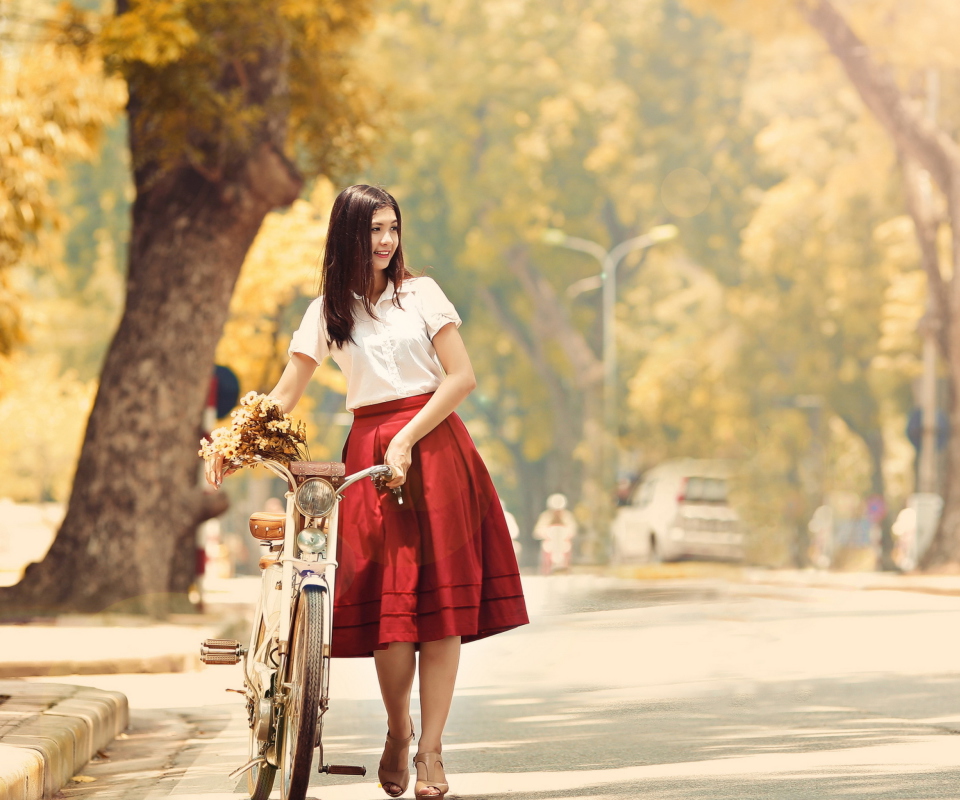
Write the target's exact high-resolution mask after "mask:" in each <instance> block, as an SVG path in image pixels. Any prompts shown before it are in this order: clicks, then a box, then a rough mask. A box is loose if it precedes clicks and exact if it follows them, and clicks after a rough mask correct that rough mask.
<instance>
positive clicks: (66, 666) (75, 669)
mask: <svg viewBox="0 0 960 800" xmlns="http://www.w3.org/2000/svg"><path fill="white" fill-rule="evenodd" d="M198 641H199V639H198ZM196 651H197V652H196V653H193V652H191V653H168V654H164V655H158V656H151V657H145V658H110V659H102V660H90V659H88V660H84V661H70V660H63V661H46V662H43V661H40V662H38V661H7V662H2V661H0V679H3V678H39V677H46V678H56V677H58V676H60V675H119V674H125V675H129V674H139V673H161V672H163V673H166V672H194V671H196V670H197V669H199V667H200V656H199V651H200V648H199V645H198V646H197V648H196Z"/></svg>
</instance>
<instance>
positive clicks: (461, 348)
mask: <svg viewBox="0 0 960 800" xmlns="http://www.w3.org/2000/svg"><path fill="white" fill-rule="evenodd" d="M433 346H434V348H435V349H436V351H437V356H438V358H439V359H440V364H441V366H442V367H443V371H444V372H445V373H446V377H444V379H443V381H442V382H441V383H440V386H439V387H438V388H437V391H436V392H434V394H433V397H431V398H430V400H429V401H428V402H427V404H426V405H425V406H424V407H423V408H421V409H420V410H419V411H418V412H417V415H416V416H415V417H414V418H413V419H412V420H410V421H409V422H408V423H407V424H406V425H404V426H403V427H402V428H401V429H400V431H399V432H398V433H397V435H396V436H394V437H393V440H392V441H391V442H390V445H389V447H387V452H386V453H385V454H384V457H383V461H384V463H385V464H389V465H391V466H394V467H400V469H401V470H402V471H403V475H401V476H400V477H399V478H397V479H395V480H393V481H391V482H390V483H388V484H387V485H388V486H391V487H393V486H400V485H401V484H402V483H403V482H404V481H405V480H406V475H407V470H408V469H409V468H410V462H411V451H412V450H413V446H414V445H415V444H416V443H417V442H419V441H420V440H421V439H422V438H423V437H424V436H426V435H427V434H428V433H430V431H432V430H433V429H434V428H436V427H437V425H439V424H440V423H441V422H443V420H445V419H446V418H447V417H449V416H450V415H451V414H452V413H453V412H454V411H455V410H456V408H457V406H459V405H460V403H462V402H463V401H464V399H466V397H467V395H468V394H470V392H472V391H473V390H474V389H475V388H476V387H477V379H476V376H475V375H474V374H473V365H472V364H471V363H470V356H469V355H468V354H467V348H466V346H465V345H464V344H463V339H461V338H460V332H459V331H458V330H457V326H456V325H454V324H453V323H452V322H451V323H449V324H447V325H444V326H443V327H442V328H441V329H440V330H439V331H437V333H436V335H434V337H433Z"/></svg>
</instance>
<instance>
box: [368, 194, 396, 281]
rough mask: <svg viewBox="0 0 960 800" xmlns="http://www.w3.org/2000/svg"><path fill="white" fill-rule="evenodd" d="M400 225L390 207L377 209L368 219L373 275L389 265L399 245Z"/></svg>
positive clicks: (381, 271) (380, 272)
mask: <svg viewBox="0 0 960 800" xmlns="http://www.w3.org/2000/svg"><path fill="white" fill-rule="evenodd" d="M399 228H400V226H399V225H398V224H397V215H396V212H394V210H393V209H392V208H391V207H390V206H385V207H384V208H379V209H377V210H376V211H375V212H374V214H373V219H372V220H371V221H370V251H371V252H372V253H373V270H374V276H377V275H378V274H382V273H383V271H384V270H385V269H386V268H387V267H389V266H390V261H391V260H392V259H393V254H394V253H396V252H397V248H398V247H399V246H400V229H399Z"/></svg>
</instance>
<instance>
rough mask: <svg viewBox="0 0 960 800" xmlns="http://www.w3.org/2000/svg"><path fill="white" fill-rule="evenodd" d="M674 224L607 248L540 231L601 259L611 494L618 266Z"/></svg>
mask: <svg viewBox="0 0 960 800" xmlns="http://www.w3.org/2000/svg"><path fill="white" fill-rule="evenodd" d="M677 233H678V230H677V227H676V225H657V226H656V227H654V228H651V229H650V230H649V231H647V232H646V233H644V234H641V235H640V236H634V237H633V238H631V239H627V240H626V241H623V242H621V243H620V244H618V245H616V246H615V247H613V248H612V249H610V250H606V249H605V248H604V247H603V246H602V245H601V244H599V243H597V242H594V241H591V240H590V239H581V238H579V237H577V236H568V235H567V234H565V233H564V232H563V231H561V230H557V229H555V228H553V229H550V230H547V231H546V232H545V233H544V235H543V241H544V242H545V243H546V244H552V245H555V246H557V247H566V248H568V249H570V250H579V251H580V252H582V253H587V254H588V255H591V256H593V257H594V258H595V259H597V261H599V262H600V270H601V271H600V275H599V276H596V277H599V279H600V282H599V288H600V289H601V291H602V305H601V312H600V319H601V322H602V330H603V341H602V359H603V429H604V432H605V434H606V435H605V436H604V445H605V446H604V447H602V449H601V452H602V453H603V460H602V464H601V475H602V478H601V480H602V483H603V484H604V486H605V488H606V489H607V491H608V494H609V495H610V496H612V493H613V489H614V486H615V483H616V472H617V468H616V461H617V458H618V453H619V451H618V446H617V442H618V439H619V436H618V427H617V426H618V422H617V417H618V413H617V337H616V314H615V311H616V301H617V268H618V267H619V266H620V262H621V261H623V259H624V258H626V256H627V255H629V254H630V253H633V252H635V251H637V250H645V249H646V248H648V247H651V246H652V245H655V244H658V243H659V242H666V241H669V240H670V239H674V238H676V236H677ZM596 277H592V278H584V279H583V280H581V281H577V283H575V284H573V286H571V287H570V289H571V290H572V289H576V294H579V293H580V292H582V291H587V290H588V289H591V288H597V283H596V282H595V281H596Z"/></svg>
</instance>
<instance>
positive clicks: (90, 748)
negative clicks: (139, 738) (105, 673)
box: [0, 680, 130, 800]
mask: <svg viewBox="0 0 960 800" xmlns="http://www.w3.org/2000/svg"><path fill="white" fill-rule="evenodd" d="M129 721H130V711H129V706H128V703H127V698H126V697H125V696H124V695H123V694H121V693H120V692H111V691H105V690H102V689H92V688H89V687H86V686H73V685H68V684H60V683H29V682H27V681H17V680H0V800H43V799H44V798H50V797H53V796H54V795H55V794H56V793H57V792H58V791H60V789H61V787H63V786H65V785H66V784H67V783H69V782H70V779H71V778H72V777H73V776H75V775H77V774H78V773H79V771H80V770H81V769H82V768H83V766H84V765H85V764H86V763H87V762H88V761H89V760H90V759H91V758H92V757H93V756H94V755H95V754H96V753H97V751H99V750H102V749H103V748H104V747H106V746H107V745H108V744H110V742H112V741H113V740H114V738H116V736H117V735H118V734H120V733H121V732H122V731H123V730H124V729H125V728H126V727H127V725H128V724H129Z"/></svg>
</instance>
